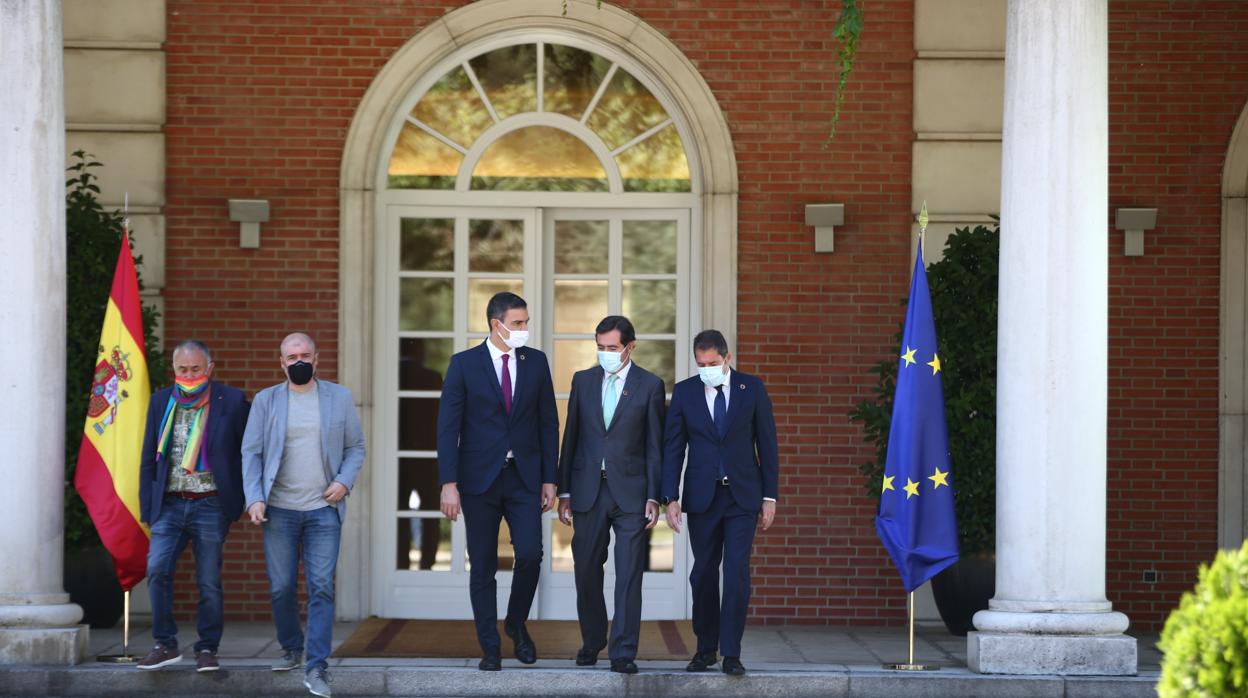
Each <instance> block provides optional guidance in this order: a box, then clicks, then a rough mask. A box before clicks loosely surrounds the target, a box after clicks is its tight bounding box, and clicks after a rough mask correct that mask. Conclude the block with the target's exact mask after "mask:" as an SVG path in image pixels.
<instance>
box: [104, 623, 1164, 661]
mask: <svg viewBox="0 0 1248 698" xmlns="http://www.w3.org/2000/svg"><path fill="white" fill-rule="evenodd" d="M184 625H187V626H188V627H183V628H182V629H181V630H182V633H181V641H182V644H183V646H184V647H186V648H189V647H190V646H191V645H192V644H194V642H195V632H194V626H193V624H184ZM354 629H355V624H354V623H339V624H337V625H336V626H335V627H334V647H335V648H337V646H338V645H339V644H340V643H341V642H342V641H343V640H345V639H347V638H348V637H349V636H350V635H351V633H352V631H353V630H354ZM188 631H189V634H187V633H188ZM150 632H151V631H150V627H148V626H136V627H132V628H131V645H130V646H131V653H132V654H144V653H146V652H147V650H148V649H150V648H151V645H152V638H151V634H150ZM121 635H122V633H121V629H120V628H113V629H109V630H92V631H91V651H92V653H93V654H120V653H121ZM1138 638H1139V644H1138V651H1139V658H1140V659H1139V668H1140V671H1141V672H1156V671H1158V669H1159V666H1160V664H1161V653H1160V652H1158V650H1157V636H1156V635H1139V636H1138ZM504 644H505V643H504ZM906 644H907V643H906V631H905V628H875V627H872V628H844V627H836V628H825V627H813V628H812V627H806V626H759V627H748V628H747V629H746V631H745V640H744V641H743V642H742V656H741V661H742V662H743V663H744V664H745V665H746V667H747V668H750V669H760V670H762V669H809V668H811V667H812V665H814V666H824V665H841V666H858V665H864V666H865V665H875V664H882V663H886V662H904V661H905V660H906ZM914 644H915V660H916V661H918V662H921V663H929V664H938V665H940V666H942V667H965V666H966V638H964V637H955V636H953V635H950V634H949V633H948V632H947V631H945V629H944V627H943V626H927V627H922V626H921V627H919V628H918V629H917V630H916V633H915V643H914ZM278 649H279V648H278V645H277V641H276V640H275V639H274V633H273V626H272V625H270V624H268V623H227V624H226V627H225V637H224V638H223V639H222V641H221V650H220V657H221V662H222V664H223V665H224V664H238V665H242V666H246V665H252V666H254V665H267V664H268V663H269V662H270V661H271V660H272V659H273V658H274V657H276V656H277V655H279V654H280V652H279V651H278ZM538 650H539V653H540V650H541V648H540V647H539V648H538ZM188 656H189V653H188ZM477 659H478V658H475V657H474V658H465V659H410V660H396V659H350V658H348V659H333V660H331V666H370V665H371V666H376V665H379V664H384V665H387V666H393V665H396V664H410V665H412V666H439V667H465V666H476V662H477ZM506 663H513V662H512V660H506V661H505V664H506ZM516 666H519V664H516ZM538 666H549V667H552V668H553V667H565V666H566V667H571V666H575V665H574V664H573V662H572V658H571V657H565V658H551V657H543V658H542V659H541V661H540V662H538ZM648 667H649V668H655V669H672V668H683V667H684V662H683V661H681V662H657V661H656V662H642V663H641V668H642V670H643V671H644V670H645V669H646V668H648Z"/></svg>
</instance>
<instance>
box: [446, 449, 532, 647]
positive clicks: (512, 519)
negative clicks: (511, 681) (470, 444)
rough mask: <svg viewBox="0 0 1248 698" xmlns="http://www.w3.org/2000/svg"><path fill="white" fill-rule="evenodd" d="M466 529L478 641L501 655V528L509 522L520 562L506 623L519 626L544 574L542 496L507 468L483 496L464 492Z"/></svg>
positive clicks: (512, 541) (469, 587) (526, 614)
mask: <svg viewBox="0 0 1248 698" xmlns="http://www.w3.org/2000/svg"><path fill="white" fill-rule="evenodd" d="M460 506H461V508H462V509H463V512H464V529H465V533H467V538H468V560H469V563H470V564H471V565H472V569H471V570H469V573H468V591H469V595H470V598H471V599H472V617H473V619H474V620H475V621H476V626H477V641H478V642H479V643H480V644H481V650H482V651H483V652H484V653H486V654H491V653H494V652H498V651H499V646H500V643H499V637H498V582H497V581H496V580H495V575H496V574H497V572H498V524H499V522H500V521H502V520H503V519H506V520H507V527H508V529H510V531H511V546H512V550H513V551H514V553H515V563H514V566H513V567H512V575H511V597H510V598H509V599H508V602H507V621H509V622H511V623H514V624H520V623H523V622H524V621H525V619H526V618H528V617H529V609H530V608H531V607H532V606H533V596H534V594H536V593H537V579H538V575H539V574H540V573H541V571H542V495H541V493H540V492H531V491H529V489H528V488H527V487H525V484H524V481H523V480H521V479H520V474H519V473H517V472H516V469H515V467H508V468H503V470H502V472H501V473H499V475H498V477H497V478H495V480H494V482H493V484H491V485H490V486H489V487H488V488H486V490H485V491H484V492H482V493H481V494H463V495H461V496H460Z"/></svg>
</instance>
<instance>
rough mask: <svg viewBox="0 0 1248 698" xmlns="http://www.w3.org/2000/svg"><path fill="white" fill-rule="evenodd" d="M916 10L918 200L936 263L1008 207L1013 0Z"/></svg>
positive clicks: (925, 1)
mask: <svg viewBox="0 0 1248 698" xmlns="http://www.w3.org/2000/svg"><path fill="white" fill-rule="evenodd" d="M914 9H915V26H914V48H915V52H916V58H915V61H914V131H915V140H914V146H913V155H914V158H913V161H912V163H913V164H912V168H913V169H912V173H911V182H912V192H913V201H912V204H911V205H912V207H913V210H914V212H915V214H916V215H917V214H918V211H919V209H920V208H921V207H922V205H923V202H924V201H926V202H927V207H928V213H929V216H930V218H931V221H932V223H931V225H930V226H929V228H928V240H927V243H926V245H925V247H924V255H923V256H924V257H925V258H926V259H927V260H928V261H932V260H934V259H937V258H939V256H940V251H941V250H942V249H943V247H944V243H945V238H947V237H948V236H949V234H950V233H952V232H953V230H954V229H955V228H960V227H964V226H974V225H977V224H985V225H991V224H992V219H991V218H990V215H991V214H995V213H997V211H998V210H999V208H1000V206H1001V204H1000V201H1001V121H1002V102H1003V95H1004V92H1003V91H1004V74H1005V10H1006V0H915V4H914ZM912 232H913V234H914V236H915V237H916V238H917V235H918V226H917V225H916V226H915V227H914V230H913V231H912Z"/></svg>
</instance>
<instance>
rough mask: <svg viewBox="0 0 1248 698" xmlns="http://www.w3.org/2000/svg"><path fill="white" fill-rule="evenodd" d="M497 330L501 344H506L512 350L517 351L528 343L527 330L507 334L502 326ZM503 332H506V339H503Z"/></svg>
mask: <svg viewBox="0 0 1248 698" xmlns="http://www.w3.org/2000/svg"><path fill="white" fill-rule="evenodd" d="M498 329H499V330H500V332H499V333H498V336H499V337H500V338H501V339H502V340H503V344H506V345H507V346H509V347H511V348H512V349H519V348H520V347H522V346H524V345H525V344H528V342H529V331H528V330H512V331H510V332H507V328H506V327H503V326H502V325H499V326H498ZM503 332H507V336H506V337H503Z"/></svg>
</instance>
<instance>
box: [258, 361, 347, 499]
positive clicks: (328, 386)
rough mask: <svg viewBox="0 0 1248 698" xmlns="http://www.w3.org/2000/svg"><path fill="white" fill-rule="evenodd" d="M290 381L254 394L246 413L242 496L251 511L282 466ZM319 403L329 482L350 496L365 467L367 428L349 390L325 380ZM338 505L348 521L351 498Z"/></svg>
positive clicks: (320, 386) (323, 457)
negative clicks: (288, 384) (361, 423)
mask: <svg viewBox="0 0 1248 698" xmlns="http://www.w3.org/2000/svg"><path fill="white" fill-rule="evenodd" d="M287 390H288V389H287V387H286V383H280V384H278V385H275V386H272V387H270V388H265V389H264V390H261V391H260V392H258V393H256V397H255V399H254V400H252V403H251V413H250V414H249V415H247V430H246V431H245V432H244V433H243V494H244V495H245V496H246V498H247V507H248V508H251V505H252V504H255V503H256V502H267V501H268V500H269V492H270V491H271V490H272V489H273V481H274V480H275V479H276V478H277V469H278V468H279V467H280V466H281V464H282V450H283V448H285V445H286V412H287V409H286V406H287V402H288V397H287V395H288V392H287ZM317 390H318V394H319V395H320V405H321V465H322V466H324V468H325V478H326V479H328V480H333V481H336V482H341V483H342V484H343V485H344V486H345V487H346V488H347V491H348V492H349V491H350V490H351V488H352V487H354V486H355V478H356V476H358V475H359V474H360V468H362V467H363V466H364V429H363V428H362V427H361V426H360V416H359V414H358V413H356V411H355V401H354V400H353V399H352V398H351V391H350V390H348V389H346V388H344V387H342V386H341V385H338V384H337V383H330V382H329V381H326V380H321V379H319V378H318V379H317ZM326 504H327V506H336V507H337V508H338V520H339V521H345V520H346V518H347V500H346V498H345V497H344V498H343V499H342V501H340V502H339V503H338V504H337V505H329V504H328V502H327V503H326Z"/></svg>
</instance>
